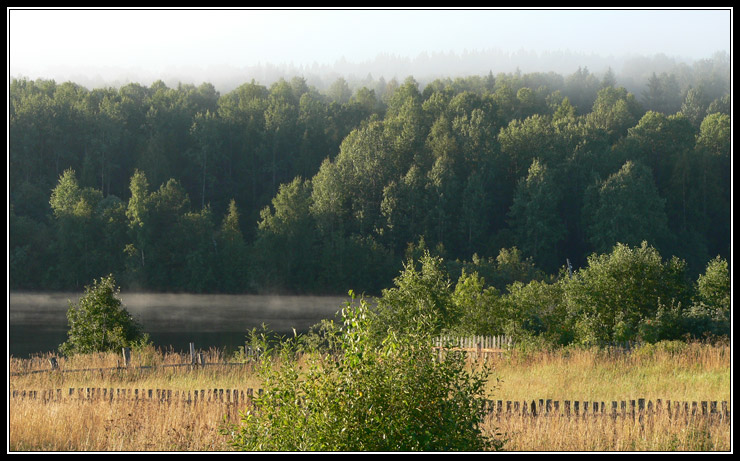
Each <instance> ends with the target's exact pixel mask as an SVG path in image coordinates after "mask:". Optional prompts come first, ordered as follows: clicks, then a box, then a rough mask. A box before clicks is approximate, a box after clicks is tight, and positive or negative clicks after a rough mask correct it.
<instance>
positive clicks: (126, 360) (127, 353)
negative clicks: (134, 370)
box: [123, 347, 131, 367]
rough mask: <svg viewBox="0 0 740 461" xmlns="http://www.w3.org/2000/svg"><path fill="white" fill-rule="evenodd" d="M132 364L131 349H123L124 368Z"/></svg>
mask: <svg viewBox="0 0 740 461" xmlns="http://www.w3.org/2000/svg"><path fill="white" fill-rule="evenodd" d="M129 364H131V349H130V348H128V347H124V348H123V366H125V367H128V366H129Z"/></svg>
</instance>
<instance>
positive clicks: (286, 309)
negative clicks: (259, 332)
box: [8, 293, 349, 357]
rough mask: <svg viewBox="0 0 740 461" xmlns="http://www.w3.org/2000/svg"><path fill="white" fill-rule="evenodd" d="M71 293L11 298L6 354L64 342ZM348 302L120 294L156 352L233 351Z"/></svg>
mask: <svg viewBox="0 0 740 461" xmlns="http://www.w3.org/2000/svg"><path fill="white" fill-rule="evenodd" d="M80 296H81V293H80V294H75V293H10V294H9V296H8V300H9V302H8V334H9V336H8V348H9V350H8V353H9V355H11V356H13V357H29V356H31V355H34V354H43V353H47V352H54V351H57V350H58V347H59V345H60V344H61V343H62V342H64V341H65V340H66V339H67V317H66V314H67V310H68V308H69V301H72V302H77V301H78V300H79V297H80ZM348 299H349V298H347V297H341V296H267V295H194V294H143V293H129V294H123V293H122V294H121V301H122V302H123V306H124V308H126V310H128V311H129V312H130V313H131V314H132V315H133V316H134V318H136V319H137V320H138V321H139V323H140V324H141V325H142V327H143V330H144V331H145V332H146V333H148V334H149V336H150V338H151V340H152V342H153V343H154V345H155V346H156V347H161V348H165V349H169V348H170V347H171V348H172V349H174V350H176V351H187V350H188V349H189V344H190V343H191V342H194V343H195V345H196V347H197V348H198V349H201V350H207V349H209V348H211V347H216V348H220V349H226V350H227V351H228V350H234V349H235V348H236V347H239V346H243V345H244V341H245V338H246V335H247V332H248V331H249V330H251V329H252V328H260V327H261V326H262V325H263V324H265V325H267V328H268V329H269V330H270V331H273V332H277V333H281V334H291V335H292V334H293V333H292V332H293V329H295V330H296V332H298V333H302V332H306V331H308V329H309V328H310V327H311V326H312V325H314V324H316V323H318V322H320V321H321V320H322V319H336V314H337V312H338V311H339V310H341V308H342V307H343V306H344V305H346V302H347V301H348Z"/></svg>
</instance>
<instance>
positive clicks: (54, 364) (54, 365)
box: [49, 357, 59, 370]
mask: <svg viewBox="0 0 740 461" xmlns="http://www.w3.org/2000/svg"><path fill="white" fill-rule="evenodd" d="M49 365H51V369H52V370H56V369H57V368H59V364H57V358H56V357H49Z"/></svg>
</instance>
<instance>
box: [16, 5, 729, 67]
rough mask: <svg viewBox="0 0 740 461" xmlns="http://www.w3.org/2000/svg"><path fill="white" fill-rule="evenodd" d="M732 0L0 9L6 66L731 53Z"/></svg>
mask: <svg viewBox="0 0 740 461" xmlns="http://www.w3.org/2000/svg"><path fill="white" fill-rule="evenodd" d="M731 21H732V10H731V9H730V8H725V9H703V10H698V9H657V10H640V9H638V10H634V9H631V10H626V9H625V10H622V9H608V10H599V9H595V10H581V9H577V10H567V9H546V10H526V9H521V10H504V9H474V10H464V9H456V10H449V9H414V10H395V9H382V10H381V9H361V10H360V9H343V10H338V9H321V10H307V9H290V10H279V9H272V10H257V9H229V10H222V9H207V10H204V9H176V10H175V9H160V10H153V9H129V10H126V9H94V10H93V9H84V10H80V9H20V8H17V9H16V8H9V9H8V29H7V30H8V73H9V75H10V77H18V76H24V77H29V78H32V79H33V78H59V76H60V75H62V74H63V73H64V72H66V73H67V74H68V75H70V74H73V73H75V72H77V73H79V74H85V73H95V72H98V73H106V72H107V73H112V72H119V71H121V70H124V69H128V70H136V69H138V70H139V71H145V72H149V73H156V72H162V71H165V70H168V69H169V70H172V69H187V68H200V69H204V68H214V69H215V68H221V67H232V68H245V67H250V66H259V65H265V64H273V65H292V66H315V65H331V64H333V63H336V62H337V61H339V60H342V59H344V60H346V61H350V62H363V61H370V60H372V59H374V58H376V57H377V56H378V55H392V56H398V57H407V58H416V57H418V56H419V55H420V54H422V53H426V54H429V55H432V54H435V53H448V54H449V53H454V54H465V53H471V52H476V51H484V50H499V51H502V52H505V53H517V52H521V51H526V52H535V53H547V52H569V53H582V54H598V55H601V56H626V55H647V56H651V55H655V54H660V53H662V54H665V55H667V56H669V57H677V58H681V59H687V60H695V59H702V58H708V57H711V55H712V54H714V53H715V52H717V51H726V52H727V53H730V51H731V50H730V45H731V42H732V28H731Z"/></svg>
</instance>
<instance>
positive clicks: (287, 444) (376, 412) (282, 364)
mask: <svg viewBox="0 0 740 461" xmlns="http://www.w3.org/2000/svg"><path fill="white" fill-rule="evenodd" d="M372 322H374V319H373V316H372V315H371V311H370V307H369V306H368V304H367V303H366V302H365V301H364V300H361V301H360V303H359V305H354V304H351V303H348V304H347V306H346V307H345V308H344V309H343V310H342V325H341V326H340V327H339V328H336V329H332V330H330V333H331V334H333V335H334V337H333V340H332V344H333V345H334V349H333V353H330V354H327V353H325V352H322V351H321V350H319V349H315V348H307V347H306V344H305V343H302V342H301V341H298V340H297V339H291V340H287V341H284V342H283V343H281V344H280V345H279V346H276V348H272V349H271V348H270V347H269V344H268V343H267V342H263V345H262V347H263V350H264V351H266V353H264V354H263V355H262V362H261V365H260V378H261V380H262V383H263V389H264V392H263V393H262V394H261V395H260V396H258V397H256V399H255V406H254V408H251V409H248V410H246V411H244V412H243V413H242V420H241V423H240V424H237V425H232V426H226V427H224V428H223V429H222V431H223V433H224V434H226V435H229V436H230V437H231V441H232V445H233V446H234V447H235V448H237V449H240V450H247V451H358V452H361V451H376V452H384V451H481V450H491V449H496V448H501V445H502V444H501V442H500V441H499V440H496V439H494V438H491V437H489V436H487V435H486V434H484V433H483V431H482V429H481V427H480V424H481V420H482V417H483V415H484V411H485V408H484V405H483V403H484V399H485V394H484V386H485V382H486V377H487V376H486V375H487V372H475V373H470V372H468V371H466V370H465V361H464V359H463V358H462V357H460V356H457V355H455V354H447V356H446V358H445V359H443V360H439V359H438V355H437V353H436V352H434V351H433V349H432V347H431V337H430V336H429V334H428V333H426V332H425V330H423V329H416V330H413V331H408V332H407V333H406V334H404V335H397V334H395V333H393V332H391V333H389V334H388V335H387V336H385V337H384V338H382V341H380V342H376V341H375V338H374V337H373V335H372V334H371V331H372V330H373V329H374V328H372V327H371V325H370V324H371V323H372ZM299 354H300V355H299ZM299 356H300V357H301V358H302V360H301V362H302V363H304V364H305V365H304V366H300V365H299V362H298V360H296V359H297V357H299Z"/></svg>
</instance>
